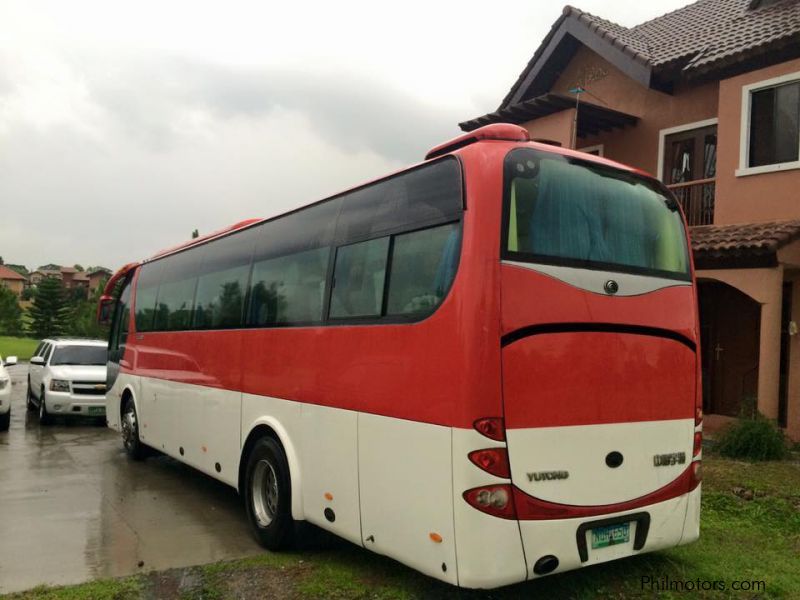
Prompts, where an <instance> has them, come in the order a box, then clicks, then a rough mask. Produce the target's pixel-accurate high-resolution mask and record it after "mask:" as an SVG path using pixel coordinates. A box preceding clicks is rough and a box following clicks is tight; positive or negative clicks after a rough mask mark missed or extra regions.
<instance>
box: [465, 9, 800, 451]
mask: <svg viewBox="0 0 800 600" xmlns="http://www.w3.org/2000/svg"><path fill="white" fill-rule="evenodd" d="M496 122H511V123H518V124H521V125H523V126H524V127H525V128H527V129H528V131H529V132H530V134H531V137H532V138H533V139H536V140H539V141H546V142H549V143H553V144H557V145H562V146H568V147H574V148H577V149H582V150H584V151H587V152H592V153H596V154H600V155H603V156H605V157H607V158H610V159H613V160H617V161H620V162H623V163H627V164H629V165H633V166H636V167H639V168H641V169H644V170H646V171H649V172H650V173H653V174H654V175H656V176H657V177H658V178H659V179H661V180H662V181H663V182H664V183H665V184H666V185H667V186H668V187H670V188H671V189H672V190H673V192H674V193H675V195H676V196H677V198H678V200H679V201H680V203H681V205H682V206H683V209H684V212H685V214H686V217H687V220H688V223H689V225H690V226H691V231H690V235H691V238H692V247H693V253H694V260H695V266H696V269H697V278H698V282H699V285H698V290H699V302H700V319H701V339H702V350H703V351H702V370H703V375H704V377H703V379H704V390H703V397H704V409H705V412H706V414H707V415H708V417H707V420H706V423H707V425H711V426H712V427H713V426H714V425H715V424H717V425H718V424H720V423H722V422H724V421H725V420H726V418H730V417H737V416H740V415H742V414H747V413H751V412H752V411H754V410H755V409H756V408H757V409H758V410H759V411H760V412H762V413H763V414H764V415H766V416H768V417H770V418H773V419H777V420H778V422H779V424H780V425H781V426H782V427H784V428H786V431H787V433H788V434H789V436H790V437H792V438H793V439H795V440H800V336H798V335H796V334H797V332H798V325H797V323H798V322H800V3H799V2H797V0H700V1H699V2H695V3H694V4H691V5H689V6H686V7H684V8H681V9H679V10H676V11H674V12H671V13H668V14H666V15H664V16H662V17H659V18H656V19H653V20H651V21H647V22H645V23H642V24H640V25H637V26H635V27H630V28H626V27H622V26H620V25H617V24H615V23H612V22H610V21H607V20H605V19H602V18H599V17H596V16H593V15H590V14H588V13H585V12H582V11H580V10H578V9H576V8H573V7H570V6H567V7H566V8H565V9H564V11H563V14H562V15H561V17H560V18H559V19H558V20H557V21H556V22H555V23H554V24H553V26H552V28H551V30H550V32H549V33H548V35H547V36H546V37H545V39H544V41H543V42H542V43H541V45H540V46H539V47H538V49H537V50H536V51H535V53H534V55H533V57H532V59H531V60H530V62H529V63H528V65H527V66H526V67H525V68H524V70H523V71H522V73H521V74H520V76H519V78H518V79H517V81H516V82H514V84H513V86H512V87H511V90H510V91H509V92H508V94H507V95H506V97H505V98H504V99H503V101H502V102H501V104H500V106H499V108H498V109H497V110H496V111H495V112H492V113H489V114H486V115H483V116H480V117H477V118H474V119H472V120H469V121H465V122H463V123H461V128H462V129H464V130H465V131H470V130H472V129H475V128H477V127H480V126H482V125H486V124H489V123H496Z"/></svg>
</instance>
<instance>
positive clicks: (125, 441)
mask: <svg viewBox="0 0 800 600" xmlns="http://www.w3.org/2000/svg"><path fill="white" fill-rule="evenodd" d="M120 431H121V432H122V445H123V446H124V447H125V453H126V454H127V455H128V457H129V458H131V459H133V460H144V459H145V458H146V457H147V448H145V445H144V444H142V441H141V440H140V439H139V417H138V415H137V414H136V404H135V403H134V401H133V398H130V397H129V398H127V399H126V400H125V402H124V403H123V405H122V413H121V415H120Z"/></svg>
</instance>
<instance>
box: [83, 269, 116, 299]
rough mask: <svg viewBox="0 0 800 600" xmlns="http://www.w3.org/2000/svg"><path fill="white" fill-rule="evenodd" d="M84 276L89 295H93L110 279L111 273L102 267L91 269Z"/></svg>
mask: <svg viewBox="0 0 800 600" xmlns="http://www.w3.org/2000/svg"><path fill="white" fill-rule="evenodd" d="M86 276H87V277H88V279H89V293H90V294H93V293H94V292H95V291H96V290H97V288H99V287H100V286H102V285H104V284H105V282H106V281H107V280H108V278H109V277H111V271H109V270H108V269H106V268H104V267H100V268H97V269H92V270H91V271H89V272H88V273H87V274H86Z"/></svg>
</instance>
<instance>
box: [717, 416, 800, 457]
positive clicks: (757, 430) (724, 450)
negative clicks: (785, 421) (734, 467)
mask: <svg viewBox="0 0 800 600" xmlns="http://www.w3.org/2000/svg"><path fill="white" fill-rule="evenodd" d="M717 449H718V450H719V453H720V454H722V455H723V456H727V457H729V458H746V459H749V460H780V459H782V458H785V457H786V455H787V453H788V448H787V446H786V440H785V438H784V437H783V432H782V431H781V430H780V428H779V427H778V426H777V425H776V424H775V423H774V422H773V421H771V420H769V419H767V418H766V417H764V416H763V415H762V414H760V413H757V414H756V416H755V418H753V419H739V420H738V421H737V422H736V423H734V424H733V425H731V426H730V427H728V428H727V429H725V431H723V432H722V435H721V437H720V440H719V444H718V445H717Z"/></svg>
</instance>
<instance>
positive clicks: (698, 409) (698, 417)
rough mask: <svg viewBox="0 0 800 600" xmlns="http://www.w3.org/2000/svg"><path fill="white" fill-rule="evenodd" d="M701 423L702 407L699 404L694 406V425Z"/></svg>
mask: <svg viewBox="0 0 800 600" xmlns="http://www.w3.org/2000/svg"><path fill="white" fill-rule="evenodd" d="M702 424H703V407H702V406H701V405H698V406H695V408H694V426H695V427H697V426H698V425H702Z"/></svg>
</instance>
